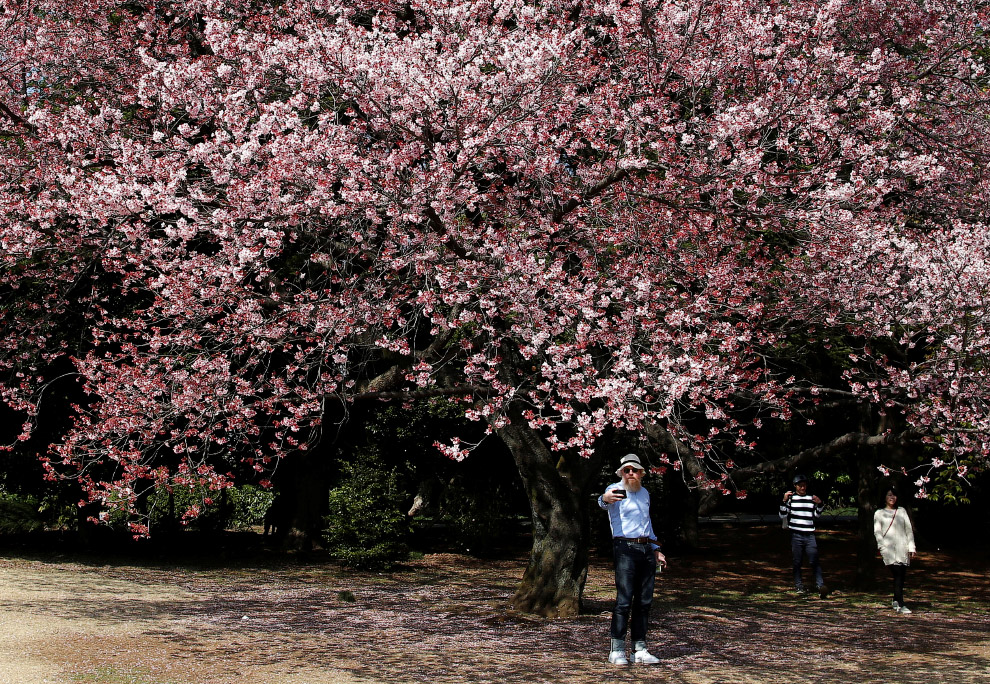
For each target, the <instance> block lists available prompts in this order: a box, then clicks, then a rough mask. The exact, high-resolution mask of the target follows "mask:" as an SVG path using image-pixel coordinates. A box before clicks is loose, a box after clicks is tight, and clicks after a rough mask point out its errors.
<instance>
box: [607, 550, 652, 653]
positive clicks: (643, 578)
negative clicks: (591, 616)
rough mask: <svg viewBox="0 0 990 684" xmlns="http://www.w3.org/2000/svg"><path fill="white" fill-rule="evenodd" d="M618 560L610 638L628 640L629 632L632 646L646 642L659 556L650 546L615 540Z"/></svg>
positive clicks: (614, 551)
mask: <svg viewBox="0 0 990 684" xmlns="http://www.w3.org/2000/svg"><path fill="white" fill-rule="evenodd" d="M612 552H613V554H614V556H615V610H613V611H612V627H611V632H610V634H611V637H612V638H613V639H623V640H624V639H625V638H626V630H627V629H630V630H631V632H632V634H631V636H632V640H633V643H635V642H637V641H646V625H647V623H648V622H649V620H650V606H651V605H652V604H653V584H654V582H655V581H656V572H657V556H656V554H655V553H654V552H653V546H652V545H650V544H637V543H635V542H630V541H626V540H624V539H613V540H612Z"/></svg>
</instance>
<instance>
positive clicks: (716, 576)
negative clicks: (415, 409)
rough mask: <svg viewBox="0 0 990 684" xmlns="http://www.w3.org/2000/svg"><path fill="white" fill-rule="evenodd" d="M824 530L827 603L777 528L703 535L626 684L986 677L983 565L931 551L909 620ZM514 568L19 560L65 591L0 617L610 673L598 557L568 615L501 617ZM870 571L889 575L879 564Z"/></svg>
mask: <svg viewBox="0 0 990 684" xmlns="http://www.w3.org/2000/svg"><path fill="white" fill-rule="evenodd" d="M823 537H824V538H823V544H822V547H823V548H822V551H823V565H824V567H825V570H826V573H827V578H834V583H835V584H836V585H837V586H840V587H841V588H840V589H839V590H838V591H837V592H836V593H835V594H834V595H833V596H832V597H830V598H828V599H825V600H822V599H820V598H818V597H802V596H798V595H795V594H792V593H789V592H788V588H789V577H788V575H789V568H788V566H789V562H790V561H789V553H788V551H787V544H786V540H785V539H784V538H783V537H781V536H780V535H779V534H776V533H775V531H772V530H768V529H766V528H748V529H745V528H744V529H729V530H726V529H709V530H706V531H705V533H704V537H703V542H704V551H703V552H699V553H695V554H690V555H683V556H681V557H679V558H671V559H670V561H671V564H670V568H669V570H668V571H665V572H664V573H663V574H662V575H661V576H660V577H659V581H658V586H657V596H656V601H655V604H654V605H655V609H654V612H653V615H652V617H651V639H652V650H653V652H654V653H655V654H656V655H657V656H658V657H659V658H660V659H661V663H660V665H659V666H656V667H653V668H648V667H632V668H629V669H628V670H626V671H623V672H622V673H621V678H622V679H624V680H631V681H656V680H665V681H684V682H688V681H690V682H727V683H730V682H745V683H747V684H752V683H753V682H763V681H775V680H779V673H780V672H781V671H784V670H786V671H787V673H788V677H787V681H790V682H819V681H831V682H846V681H849V682H860V681H867V680H869V679H870V678H876V679H885V678H887V677H888V675H890V673H891V667H892V666H896V668H897V670H896V672H897V680H898V681H901V682H909V683H913V682H919V683H920V682H922V681H924V682H926V684H927V683H928V682H931V681H933V679H934V680H938V681H953V682H978V681H985V678H986V676H987V674H988V673H990V651H988V649H990V637H988V634H990V594H988V587H987V582H986V579H987V577H986V570H985V568H986V565H985V559H982V558H981V557H979V556H965V557H963V556H957V555H951V556H950V555H949V554H943V555H937V554H928V555H926V557H925V558H924V560H923V562H922V563H920V564H919V566H918V567H916V568H912V570H911V572H910V573H909V578H908V588H907V595H908V598H909V601H911V602H912V605H914V606H915V607H916V608H917V610H916V612H915V613H914V614H913V615H911V616H901V615H896V614H894V613H893V612H892V611H891V610H890V608H889V599H888V597H887V596H886V593H885V591H886V584H884V583H883V582H881V583H880V584H879V585H878V586H879V587H880V589H878V590H877V592H875V593H866V592H860V591H856V590H854V589H853V588H852V586H851V583H850V582H849V579H850V578H851V577H853V576H854V574H855V573H854V570H855V568H854V567H853V568H849V567H847V564H848V560H849V558H850V557H854V552H855V538H854V535H852V533H851V532H842V531H839V532H833V533H829V534H827V535H823ZM526 560H527V558H526V556H525V554H524V553H523V554H518V553H517V554H516V555H512V556H509V557H505V558H501V559H490V558H486V559H484V560H479V559H474V558H470V557H465V556H460V555H457V554H431V555H428V556H426V557H424V558H423V559H422V560H419V561H414V562H410V563H409V564H408V565H407V566H406V567H405V568H404V569H403V570H402V571H399V572H391V573H358V572H351V571H347V570H344V569H342V568H340V567H337V566H335V565H332V564H328V563H317V564H314V563H305V562H303V563H300V562H295V561H293V562H286V563H284V564H282V565H279V564H277V563H269V564H264V565H257V564H254V565H252V564H244V565H239V566H234V567H229V568H202V567H199V568H190V567H183V566H171V567H167V566H141V565H127V564H118V563H115V564H112V565H104V566H99V565H97V564H96V563H84V564H74V563H71V562H67V561H65V560H59V561H49V562H43V561H40V560H34V561H24V562H29V563H33V564H34V565H36V566H38V567H39V568H42V569H43V570H44V573H41V576H42V577H47V578H49V580H48V581H50V582H51V586H52V587H58V588H59V590H60V592H61V595H62V596H63V597H64V598H63V599H62V600H58V601H52V600H51V594H50V592H46V591H44V587H37V585H36V584H35V585H34V586H35V588H36V590H37V600H36V601H33V600H28V601H27V603H28V604H29V605H23V603H24V602H23V601H22V602H21V603H22V605H17V606H14V605H9V604H7V603H6V602H0V609H17V610H24V609H25V608H27V609H30V611H31V612H33V613H35V614H38V615H40V616H46V615H47V616H52V617H56V618H60V619H64V620H68V621H73V620H102V621H104V622H109V623H114V622H116V623H119V624H127V625H134V626H136V627H137V628H138V629H140V630H141V636H142V638H144V639H153V640H157V641H160V642H163V643H164V644H166V645H167V647H168V649H169V651H170V653H172V656H173V657H175V658H197V659H204V658H205V659H213V660H216V661H217V662H223V663H228V664H233V665H232V666H234V665H236V666H237V667H238V668H241V669H247V670H250V668H251V667H252V666H259V665H277V666H279V667H281V668H283V669H284V670H286V671H292V670H294V669H300V670H301V669H302V668H310V669H312V668H317V669H320V670H325V671H336V672H346V673H350V674H351V675H353V676H354V677H358V678H369V679H371V680H377V679H380V680H382V681H389V682H397V683H402V682H424V681H430V682H434V683H436V682H439V683H443V682H466V681H471V682H477V683H479V684H484V683H487V682H491V683H492V684H495V683H498V684H504V682H506V681H511V682H551V681H553V682H556V681H559V680H560V679H561V678H562V677H563V678H566V679H567V680H568V681H569V682H578V683H584V682H600V681H604V680H605V679H612V678H614V677H615V676H616V674H617V673H616V672H615V668H614V667H613V666H610V665H608V664H607V663H605V662H604V661H605V651H606V650H607V647H606V644H607V637H608V634H607V631H608V622H609V611H610V610H611V605H612V602H611V599H612V596H613V592H614V585H613V578H612V572H611V562H610V561H609V560H608V559H607V558H593V560H592V565H591V567H590V569H589V577H588V585H587V589H586V600H585V605H584V607H583V611H582V614H581V615H580V616H578V617H577V618H574V619H569V620H546V619H541V618H535V617H532V616H528V615H522V614H518V613H514V612H512V611H510V610H508V608H507V607H506V606H507V604H508V600H509V598H510V597H511V595H512V592H513V590H514V588H515V584H516V582H517V581H518V579H519V577H520V576H521V574H522V571H523V569H524V568H525V564H526ZM8 562H9V561H8ZM981 563H983V564H982V565H981ZM877 577H878V579H880V580H884V579H885V576H884V575H883V569H882V567H878V568H877ZM35 581H37V580H35ZM42 583H44V582H42ZM936 672H937V673H938V676H937V677H933V673H936Z"/></svg>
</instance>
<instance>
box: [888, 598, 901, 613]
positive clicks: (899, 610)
mask: <svg viewBox="0 0 990 684" xmlns="http://www.w3.org/2000/svg"><path fill="white" fill-rule="evenodd" d="M890 605H891V606H892V607H893V608H894V612H895V613H899V612H901V607H900V606H899V605H897V601H891V602H890Z"/></svg>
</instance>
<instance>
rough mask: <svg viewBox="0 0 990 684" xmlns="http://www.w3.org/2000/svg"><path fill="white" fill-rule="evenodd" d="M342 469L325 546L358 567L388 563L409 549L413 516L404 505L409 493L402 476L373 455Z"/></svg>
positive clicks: (330, 506) (324, 534) (325, 523)
mask: <svg viewBox="0 0 990 684" xmlns="http://www.w3.org/2000/svg"><path fill="white" fill-rule="evenodd" d="M343 470H344V477H343V480H342V482H341V483H340V485H339V486H338V487H336V488H334V489H332V490H331V491H330V495H329V499H328V506H327V514H326V516H325V517H324V519H323V531H322V538H323V543H324V548H326V550H327V551H328V552H329V553H330V555H331V556H332V557H333V558H336V559H337V560H339V561H341V562H342V563H344V564H345V565H348V566H350V567H353V568H360V569H376V570H385V569H389V568H391V567H393V566H394V565H395V564H396V563H397V562H399V561H400V560H403V559H404V558H405V557H406V555H407V553H408V548H407V544H406V542H407V539H408V536H409V532H410V529H409V521H408V519H407V518H406V515H405V513H403V512H402V511H401V510H400V508H399V506H400V504H401V503H402V501H403V498H404V495H403V493H402V492H401V491H400V489H399V485H398V476H397V475H396V473H395V472H394V471H393V472H386V471H383V470H381V465H380V463H376V462H375V461H373V460H371V459H368V458H364V459H359V460H358V461H356V462H355V463H348V464H344V468H343Z"/></svg>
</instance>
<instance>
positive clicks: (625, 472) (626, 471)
mask: <svg viewBox="0 0 990 684" xmlns="http://www.w3.org/2000/svg"><path fill="white" fill-rule="evenodd" d="M638 472H640V470H639V468H633V467H632V466H630V467H628V468H623V469H622V474H623V475H628V474H630V473H638Z"/></svg>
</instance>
